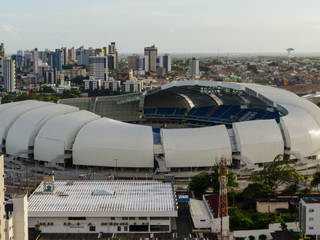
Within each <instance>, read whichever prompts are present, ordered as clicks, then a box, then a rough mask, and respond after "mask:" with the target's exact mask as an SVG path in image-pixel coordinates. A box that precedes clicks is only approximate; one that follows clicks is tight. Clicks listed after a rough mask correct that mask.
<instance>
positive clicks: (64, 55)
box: [61, 47, 68, 65]
mask: <svg viewBox="0 0 320 240" xmlns="http://www.w3.org/2000/svg"><path fill="white" fill-rule="evenodd" d="M61 54H62V65H67V64H68V49H67V48H65V47H63V48H61Z"/></svg>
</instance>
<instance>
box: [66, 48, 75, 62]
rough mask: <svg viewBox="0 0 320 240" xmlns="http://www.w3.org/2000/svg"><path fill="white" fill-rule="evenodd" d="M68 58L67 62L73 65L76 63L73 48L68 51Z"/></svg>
mask: <svg viewBox="0 0 320 240" xmlns="http://www.w3.org/2000/svg"><path fill="white" fill-rule="evenodd" d="M68 58H69V62H73V63H74V62H76V61H77V57H76V49H75V48H74V47H72V48H71V49H68Z"/></svg>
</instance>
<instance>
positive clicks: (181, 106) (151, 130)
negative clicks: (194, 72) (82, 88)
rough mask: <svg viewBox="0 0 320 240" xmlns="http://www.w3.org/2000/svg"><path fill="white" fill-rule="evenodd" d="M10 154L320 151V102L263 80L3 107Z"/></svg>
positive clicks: (69, 157)
mask: <svg viewBox="0 0 320 240" xmlns="http://www.w3.org/2000/svg"><path fill="white" fill-rule="evenodd" d="M0 137H1V139H2V148H1V149H2V153H4V154H5V155H6V156H12V157H16V158H19V159H25V160H31V161H37V162H39V163H41V164H44V165H46V166H56V165H65V166H70V167H74V166H80V167H81V166H82V167H86V166H88V167H89V166H90V167H98V168H102V169H105V168H122V170H129V169H137V170H148V171H150V170H153V171H155V172H170V171H171V172H175V171H199V170H205V169H208V168H210V167H211V166H213V165H215V164H216V163H217V162H218V161H219V159H220V158H221V156H224V157H226V158H227V159H228V160H229V165H230V166H234V167H238V168H239V167H241V166H246V165H248V166H249V165H254V164H255V165H262V164H264V163H267V162H271V161H273V159H274V158H275V157H276V156H277V155H279V154H284V155H286V156H292V157H293V158H296V159H298V160H301V161H306V160H310V161H311V160H317V159H318V156H319V153H320V109H319V108H318V107H317V106H316V105H314V104H313V103H311V102H309V101H307V100H305V99H303V98H301V97H299V96H297V95H295V94H294V93H291V92H288V91H286V90H282V89H279V88H274V87H270V86H262V85H256V84H245V83H230V82H215V81H191V80H188V81H176V82H171V83H168V84H165V85H162V86H160V87H158V88H154V89H152V90H150V91H147V92H143V93H134V94H127V95H120V96H105V97H95V98H74V99H63V100H61V101H60V102H59V103H58V104H55V103H49V102H39V101H33V100H28V101H22V102H14V103H8V104H1V105H0Z"/></svg>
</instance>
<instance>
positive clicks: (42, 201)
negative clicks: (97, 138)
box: [29, 180, 177, 217]
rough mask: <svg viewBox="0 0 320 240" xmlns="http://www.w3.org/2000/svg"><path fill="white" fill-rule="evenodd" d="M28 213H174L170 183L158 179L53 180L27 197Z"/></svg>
mask: <svg viewBox="0 0 320 240" xmlns="http://www.w3.org/2000/svg"><path fill="white" fill-rule="evenodd" d="M29 216H30V217H47V216H50V217H63V216H68V217H70V216H93V217H108V216H172V217H175V216H177V211H176V206H175V200H174V193H173V188H172V185H171V184H169V183H163V182H160V181H132V180H129V181H127V180H117V181H73V182H70V181H55V185H54V191H53V192H44V191H43V183H41V184H40V185H39V186H38V187H37V189H36V190H35V191H34V192H33V193H32V195H31V196H30V197H29Z"/></svg>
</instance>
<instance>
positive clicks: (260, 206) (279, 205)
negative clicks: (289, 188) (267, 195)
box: [256, 199, 289, 213]
mask: <svg viewBox="0 0 320 240" xmlns="http://www.w3.org/2000/svg"><path fill="white" fill-rule="evenodd" d="M280 209H289V202H288V201H286V200H284V201H280V200H279V199H270V200H261V201H257V205H256V210H257V212H260V213H275V212H277V210H280Z"/></svg>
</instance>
